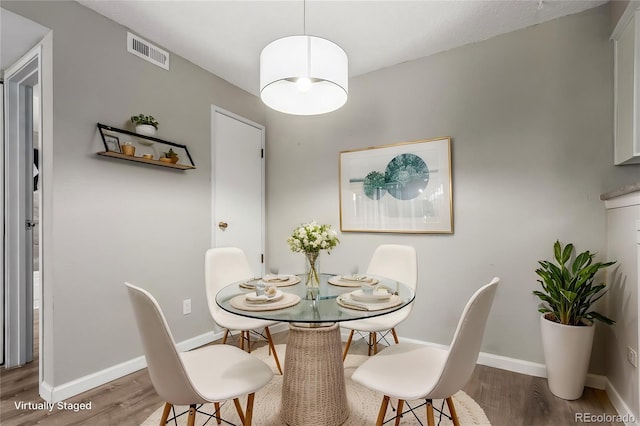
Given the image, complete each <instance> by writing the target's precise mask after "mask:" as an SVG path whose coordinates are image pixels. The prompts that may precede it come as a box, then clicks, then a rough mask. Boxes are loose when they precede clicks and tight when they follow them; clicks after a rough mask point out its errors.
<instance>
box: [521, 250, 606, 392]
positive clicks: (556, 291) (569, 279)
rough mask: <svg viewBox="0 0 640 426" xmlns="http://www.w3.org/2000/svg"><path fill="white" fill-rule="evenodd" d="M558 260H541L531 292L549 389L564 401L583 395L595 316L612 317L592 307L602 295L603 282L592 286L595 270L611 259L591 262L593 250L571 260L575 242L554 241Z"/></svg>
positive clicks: (555, 255) (603, 266)
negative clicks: (535, 298) (536, 304)
mask: <svg viewBox="0 0 640 426" xmlns="http://www.w3.org/2000/svg"><path fill="white" fill-rule="evenodd" d="M553 252H554V257H555V260H556V262H552V261H546V260H541V261H539V262H538V263H539V264H540V267H539V268H538V269H536V271H535V272H536V274H538V276H539V277H540V278H541V279H540V280H538V282H539V283H540V284H541V285H542V291H534V292H533V294H535V295H536V296H538V297H539V298H540V300H541V301H542V304H541V306H540V309H538V311H539V312H541V313H542V316H541V317H540V326H541V332H542V348H543V351H544V359H545V363H546V366H547V380H548V383H549V390H550V391H551V392H552V393H553V394H554V395H556V396H558V397H560V398H563V399H569V400H572V399H578V398H580V396H581V395H582V391H583V389H584V383H585V380H586V377H587V372H588V369H589V359H590V358H591V347H592V345H593V335H594V331H595V327H594V324H593V322H594V320H598V321H601V322H604V323H605V324H614V321H613V320H612V319H610V318H607V317H606V316H604V315H602V314H600V313H598V312H596V311H594V310H592V305H593V304H594V303H595V302H596V301H597V300H598V299H600V298H601V297H602V296H604V294H605V292H606V290H605V284H604V283H599V284H594V278H595V275H596V273H597V272H598V271H599V270H600V269H604V268H606V267H608V266H611V265H613V264H614V263H615V261H614V262H593V258H594V257H595V253H591V252H589V251H585V252H582V253H580V254H578V255H577V256H576V257H575V258H574V260H573V261H572V262H571V261H570V259H571V257H572V255H573V244H567V245H566V246H564V247H563V246H562V244H561V243H560V242H559V241H556V242H555V243H554V245H553Z"/></svg>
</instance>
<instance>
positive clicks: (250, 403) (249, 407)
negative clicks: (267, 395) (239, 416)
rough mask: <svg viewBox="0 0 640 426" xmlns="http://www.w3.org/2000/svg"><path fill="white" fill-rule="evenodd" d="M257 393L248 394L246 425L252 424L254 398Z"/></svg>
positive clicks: (245, 412)
mask: <svg viewBox="0 0 640 426" xmlns="http://www.w3.org/2000/svg"><path fill="white" fill-rule="evenodd" d="M255 395H256V394H255V393H250V394H249V395H247V408H246V409H245V410H244V423H243V425H244V426H251V420H252V419H253V398H254V397H255Z"/></svg>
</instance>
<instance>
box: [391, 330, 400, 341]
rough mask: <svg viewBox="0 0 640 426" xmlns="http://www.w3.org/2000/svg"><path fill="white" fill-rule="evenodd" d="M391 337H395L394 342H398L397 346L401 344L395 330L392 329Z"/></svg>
mask: <svg viewBox="0 0 640 426" xmlns="http://www.w3.org/2000/svg"><path fill="white" fill-rule="evenodd" d="M391 335H392V336H393V341H394V342H396V345H397V344H398V343H400V340H398V335H397V334H396V329H395V328H392V329H391Z"/></svg>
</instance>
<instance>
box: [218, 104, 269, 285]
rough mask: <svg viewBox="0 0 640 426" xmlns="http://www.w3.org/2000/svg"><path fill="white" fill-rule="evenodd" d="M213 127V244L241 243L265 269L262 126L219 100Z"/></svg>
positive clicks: (259, 269)
mask: <svg viewBox="0 0 640 426" xmlns="http://www.w3.org/2000/svg"><path fill="white" fill-rule="evenodd" d="M211 127H212V138H211V139H212V147H211V153H212V160H211V164H212V172H211V173H212V176H211V178H212V185H211V188H212V194H211V200H212V209H211V210H212V212H213V218H212V219H213V222H212V238H211V242H212V247H239V248H241V249H242V250H243V251H244V252H245V254H246V256H247V259H248V260H249V264H250V265H251V269H252V271H253V273H254V275H255V276H260V275H262V274H263V272H264V270H263V268H264V263H263V262H264V247H265V233H264V210H265V203H264V188H265V185H264V176H265V174H264V140H265V137H264V136H265V128H264V126H262V125H260V124H257V123H253V122H251V121H250V120H247V119H245V118H242V117H240V116H238V115H236V114H233V113H231V112H228V111H225V110H223V109H221V108H218V107H216V106H213V107H212V110H211Z"/></svg>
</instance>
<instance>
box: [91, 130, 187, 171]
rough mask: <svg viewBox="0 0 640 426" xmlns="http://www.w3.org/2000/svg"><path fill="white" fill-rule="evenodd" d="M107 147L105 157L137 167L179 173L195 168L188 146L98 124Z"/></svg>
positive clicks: (104, 152)
mask: <svg viewBox="0 0 640 426" xmlns="http://www.w3.org/2000/svg"><path fill="white" fill-rule="evenodd" d="M98 130H99V132H100V136H101V137H102V143H103V144H104V149H105V150H104V151H103V152H98V155H101V156H103V157H110V158H118V159H120V160H127V161H134V162H137V163H144V164H152V165H154V166H161V167H168V168H172V169H178V170H191V169H195V168H196V166H195V164H194V163H193V159H192V158H191V154H189V149H188V148H187V146H186V145H182V144H179V143H175V142H169V141H165V140H163V139H159V138H156V137H154V136H146V135H141V134H138V133H135V132H131V131H129V130H124V129H118V128H115V127H112V126H107V125H105V124H101V123H98Z"/></svg>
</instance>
